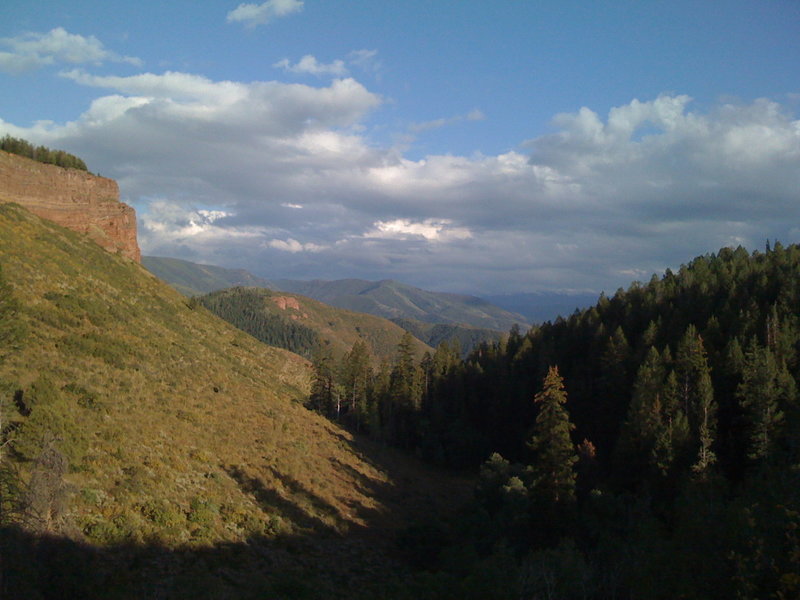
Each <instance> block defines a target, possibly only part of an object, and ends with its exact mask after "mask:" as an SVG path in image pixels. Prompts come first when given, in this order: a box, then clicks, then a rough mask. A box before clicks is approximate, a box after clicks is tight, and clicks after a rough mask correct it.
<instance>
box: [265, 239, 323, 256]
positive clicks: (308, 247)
mask: <svg viewBox="0 0 800 600" xmlns="http://www.w3.org/2000/svg"><path fill="white" fill-rule="evenodd" d="M267 246H269V247H270V248H275V249H276V250H280V251H281V252H291V253H292V254H296V253H298V252H320V251H322V250H324V249H325V246H319V245H317V244H312V243H308V244H301V243H300V242H298V241H297V240H296V239H294V238H289V239H287V240H276V239H273V240H270V241H269V242H267Z"/></svg>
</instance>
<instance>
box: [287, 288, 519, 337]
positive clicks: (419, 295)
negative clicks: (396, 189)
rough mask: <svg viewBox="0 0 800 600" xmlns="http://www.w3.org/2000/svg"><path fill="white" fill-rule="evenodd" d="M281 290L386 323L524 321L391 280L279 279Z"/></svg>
mask: <svg viewBox="0 0 800 600" xmlns="http://www.w3.org/2000/svg"><path fill="white" fill-rule="evenodd" d="M275 284H276V285H277V286H278V287H279V288H280V289H282V290H286V291H288V292H294V293H296V294H303V295H304V296H308V297H310V298H314V299H315V300H320V301H321V302H325V303H326V304H331V305H333V306H338V307H340V308H346V309H348V310H355V311H358V312H365V313H369V314H372V315H378V316H381V317H385V318H387V319H415V320H417V321H423V322H425V323H447V324H464V325H469V326H472V327H481V328H485V329H494V330H497V331H508V330H509V329H510V328H511V327H512V325H514V324H515V323H517V324H520V325H522V326H525V325H527V322H526V321H525V318H524V317H523V316H522V315H518V314H515V313H512V312H509V311H507V310H505V309H502V308H499V307H497V306H494V305H493V304H490V303H489V302H487V301H486V300H482V299H480V298H477V297H475V296H466V295H461V294H446V293H441V292H429V291H427V290H422V289H419V288H416V287H413V286H410V285H406V284H404V283H400V282H397V281H392V280H388V279H387V280H384V281H364V280H361V279H340V280H337V281H320V280H315V281H293V280H288V279H280V280H277V281H275Z"/></svg>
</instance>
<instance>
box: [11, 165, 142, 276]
mask: <svg viewBox="0 0 800 600" xmlns="http://www.w3.org/2000/svg"><path fill="white" fill-rule="evenodd" d="M0 202H16V203H17V204H20V205H21V206H24V207H25V208H27V209H28V210H29V211H31V212H32V213H34V214H35V215H37V216H39V217H42V218H43V219H48V220H50V221H53V222H54V223H57V224H58V225H61V226H63V227H67V228H68V229H72V230H73V231H77V232H78V233H85V234H87V235H88V236H89V237H90V238H91V239H93V240H94V241H95V242H97V243H98V244H99V245H100V246H102V247H103V248H105V249H106V250H108V251H110V252H120V253H121V254H122V255H123V256H127V257H128V258H130V259H132V260H135V261H136V262H141V252H140V250H139V243H138V242H137V240H136V211H135V210H134V209H133V208H132V207H130V206H128V205H127V204H124V203H123V202H120V201H119V187H118V186H117V182H116V181H114V180H113V179H107V178H106V177H98V176H97V175H92V174H91V173H87V172H86V171H80V170H78V169H64V168H62V167H56V166H54V165H46V164H43V163H39V162H36V161H34V160H31V159H29V158H24V157H22V156H17V155H15V154H9V153H8V152H3V151H2V150H0Z"/></svg>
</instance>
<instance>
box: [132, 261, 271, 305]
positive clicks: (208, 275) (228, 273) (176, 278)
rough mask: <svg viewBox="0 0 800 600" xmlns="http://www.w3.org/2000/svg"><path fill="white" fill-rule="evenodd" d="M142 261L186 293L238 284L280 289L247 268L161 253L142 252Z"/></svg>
mask: <svg viewBox="0 0 800 600" xmlns="http://www.w3.org/2000/svg"><path fill="white" fill-rule="evenodd" d="M142 265H143V266H144V267H145V268H146V269H147V270H148V271H150V272H151V273H152V274H153V275H155V276H156V277H158V278H159V279H160V280H161V281H166V282H167V283H168V284H170V285H171V286H172V287H174V288H175V289H176V290H178V291H179V292H181V293H182V294H185V295H187V296H199V295H201V294H207V293H209V292H215V291H217V290H224V289H226V288H230V287H236V286H247V287H261V288H267V289H269V290H275V289H277V287H276V286H275V284H274V283H272V282H271V281H269V280H267V279H264V278H262V277H257V276H255V275H253V274H252V273H250V272H249V271H245V270H244V269H226V268H224V267H215V266H213V265H201V264H197V263H193V262H189V261H188V260H180V259H178V258H165V257H161V256H143V257H142Z"/></svg>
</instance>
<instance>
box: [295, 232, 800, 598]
mask: <svg viewBox="0 0 800 600" xmlns="http://www.w3.org/2000/svg"><path fill="white" fill-rule="evenodd" d="M798 306H800V246H796V245H792V246H788V247H784V246H783V245H781V244H780V243H775V244H774V246H773V247H770V245H769V244H767V248H766V250H765V251H763V252H759V251H757V252H753V253H749V252H748V251H746V250H745V249H743V248H737V249H731V248H724V249H722V250H721V251H720V252H719V253H717V254H711V255H706V256H702V257H698V258H696V259H695V260H693V261H691V262H690V263H688V264H686V265H683V266H681V267H680V269H678V271H677V272H672V271H670V270H668V271H667V272H666V273H665V274H664V275H663V276H661V277H658V276H655V275H654V276H653V278H652V279H651V280H650V281H649V282H648V283H646V284H643V283H639V282H636V283H633V284H632V285H631V286H630V287H629V288H628V289H627V290H623V289H620V290H618V291H617V293H616V294H614V296H612V297H606V296H604V295H601V296H600V298H599V300H598V302H597V304H596V305H595V306H594V307H592V308H590V309H587V310H584V311H576V312H575V313H574V314H573V315H571V316H569V317H567V318H559V319H558V320H556V321H555V322H548V323H545V324H544V325H542V326H540V327H536V328H533V329H531V330H530V331H528V332H527V333H522V332H520V331H519V330H517V329H515V330H512V331H511V333H510V335H509V336H508V338H507V339H505V340H503V341H502V342H499V343H495V344H491V345H490V344H484V345H482V346H481V347H480V348H479V349H477V350H476V351H475V352H473V353H472V354H471V355H470V356H469V357H468V358H467V359H466V360H463V361H462V360H460V358H459V357H458V353H457V351H454V349H452V348H448V347H447V346H446V345H444V346H440V347H439V349H437V351H436V353H435V354H434V355H426V356H425V357H424V358H423V360H422V361H421V362H420V363H417V364H413V363H411V362H410V360H409V356H408V352H407V351H406V350H404V349H403V348H402V347H401V348H399V350H398V354H397V358H396V359H395V361H394V363H393V364H387V365H384V367H383V368H382V369H379V370H378V371H377V372H372V371H371V370H370V369H369V367H368V366H367V365H365V364H364V363H363V361H359V360H358V354H359V350H358V349H356V348H354V350H353V352H352V353H351V355H349V356H348V357H346V359H345V360H344V361H343V363H342V365H341V366H340V367H339V368H338V369H332V368H330V366H329V365H328V366H326V364H327V363H326V362H325V361H322V362H321V363H320V362H319V361H318V362H317V370H316V372H317V377H316V384H315V386H314V390H313V391H312V397H311V405H312V406H313V407H315V408H318V409H320V410H322V411H323V412H326V413H328V414H329V416H333V417H334V418H337V419H339V420H347V419H348V417H349V418H350V419H351V422H352V423H355V424H357V425H358V426H359V427H360V428H365V429H366V430H367V431H368V432H369V433H370V434H371V435H373V436H375V437H378V438H380V439H383V440H385V441H387V442H389V443H392V444H396V445H399V446H401V447H404V448H407V449H409V450H412V451H414V452H415V453H417V454H418V455H420V456H423V457H425V458H426V459H427V460H430V461H433V462H435V463H438V464H441V465H447V466H449V467H456V468H466V469H470V468H475V467H477V466H478V465H481V466H480V478H479V482H478V485H477V488H476V493H475V501H474V503H473V504H472V505H471V506H470V507H468V508H466V509H465V510H464V512H463V513H462V514H461V516H460V517H459V519H457V520H455V521H454V522H452V523H441V522H438V523H427V524H425V526H424V527H420V528H418V529H415V530H413V531H410V532H409V536H408V538H407V540H406V542H407V544H408V548H409V552H410V553H411V555H413V556H416V557H420V556H423V555H424V556H425V560H424V561H421V562H420V567H422V568H423V569H425V570H429V571H430V572H431V573H432V574H434V575H433V576H434V579H435V580H437V581H441V580H443V579H447V580H448V581H451V583H452V582H459V583H458V584H455V583H454V585H463V586H464V588H463V589H464V590H467V589H468V588H470V586H473V585H474V584H475V582H476V581H478V580H480V581H483V582H484V583H486V582H488V581H494V582H495V584H496V585H495V587H494V588H491V589H495V590H496V591H495V592H493V593H494V594H496V595H489V596H487V597H498V598H503V597H513V595H517V594H522V596H521V597H542V598H609V597H633V598H676V597H680V598H734V597H735V598H795V597H798V594H800V538H798V535H797V532H798V528H799V527H800V477H798V469H800V455H799V453H798V452H799V451H800V410H798V400H797V386H796V381H797V378H798V376H799V375H800V373H799V372H798V369H800V361H798V348H799V347H800V329H798V309H797V307H798ZM358 365H361V366H360V367H359V366H358ZM359 369H360V370H359ZM354 372H360V374H361V375H360V377H356V376H354V375H353V373H354ZM337 374H338V375H337ZM330 382H332V385H329V383H330ZM337 385H338V386H339V387H338V388H337ZM342 399H344V400H346V402H342V401H340V400H342ZM455 555H458V557H459V558H458V560H455V559H454V556H455ZM454 561H455V562H454ZM456 565H457V566H456ZM501 582H502V583H501ZM487 585H488V584H487ZM487 589H489V588H487ZM465 593H466V592H465ZM470 597H472V596H470Z"/></svg>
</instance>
